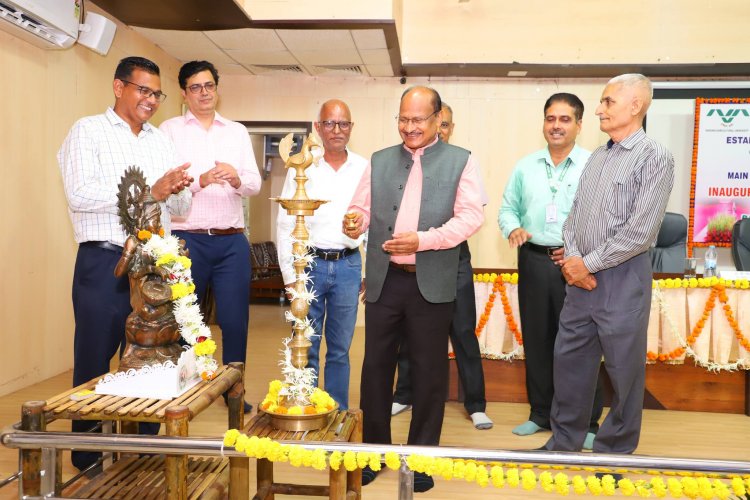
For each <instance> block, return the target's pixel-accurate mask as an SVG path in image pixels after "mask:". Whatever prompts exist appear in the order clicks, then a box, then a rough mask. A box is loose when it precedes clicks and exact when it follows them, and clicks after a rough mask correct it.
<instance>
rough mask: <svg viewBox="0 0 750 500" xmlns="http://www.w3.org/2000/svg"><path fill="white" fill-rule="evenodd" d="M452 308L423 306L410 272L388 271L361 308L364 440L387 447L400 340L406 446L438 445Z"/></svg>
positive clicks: (446, 375)
mask: <svg viewBox="0 0 750 500" xmlns="http://www.w3.org/2000/svg"><path fill="white" fill-rule="evenodd" d="M453 307H454V302H447V303H440V304H433V303H430V302H427V301H426V300H425V299H424V297H422V295H421V293H420V292H419V286H418V285H417V276H416V273H409V272H406V271H402V270H399V269H394V268H389V269H388V274H387V275H386V278H385V283H384V284H383V290H382V291H381V293H380V297H379V298H378V300H377V301H376V302H367V303H366V305H365V358H364V361H363V363H362V382H361V389H360V407H361V408H362V412H363V414H364V415H363V420H364V421H363V426H362V427H363V429H362V430H363V440H364V442H366V443H379V444H390V443H391V404H392V402H393V391H392V387H393V377H394V375H395V372H396V358H397V356H398V352H399V346H400V345H401V344H402V342H405V343H406V345H407V346H408V349H409V364H410V367H411V371H410V376H411V386H412V388H413V390H414V396H413V401H412V405H413V412H412V418H411V426H410V427H409V438H408V444H415V445H438V444H440V432H441V430H442V426H443V414H444V412H445V393H446V390H447V388H448V359H447V356H446V353H447V352H448V331H449V329H450V328H449V327H450V323H451V319H452V317H453Z"/></svg>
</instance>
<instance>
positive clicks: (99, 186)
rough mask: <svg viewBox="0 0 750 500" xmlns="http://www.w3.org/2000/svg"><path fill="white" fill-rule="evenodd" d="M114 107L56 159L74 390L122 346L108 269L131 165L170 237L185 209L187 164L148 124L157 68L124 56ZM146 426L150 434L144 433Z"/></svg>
mask: <svg viewBox="0 0 750 500" xmlns="http://www.w3.org/2000/svg"><path fill="white" fill-rule="evenodd" d="M112 89H113V91H114V94H115V105H114V108H108V109H107V111H106V112H105V113H104V114H101V115H95V116H87V117H85V118H82V119H80V120H78V121H77V122H76V123H75V125H73V128H71V129H70V132H69V133H68V136H67V137H66V138H65V142H63V145H62V146H61V147H60V151H59V152H58V153H57V161H58V163H59V165H60V171H61V173H62V177H63V184H64V187H65V196H66V198H67V199H68V213H69V214H70V220H71V222H72V223H73V232H74V235H75V240H76V242H77V243H78V244H79V247H78V255H77V257H76V264H75V271H74V273H73V316H74V318H75V338H74V341H73V342H74V344H73V386H74V387H75V386H78V385H80V384H83V383H85V382H88V381H89V380H91V379H92V378H94V377H98V376H100V375H103V374H105V373H107V372H108V371H109V362H110V359H112V356H114V355H115V353H116V352H117V351H118V349H120V347H121V346H124V343H125V320H126V318H127V316H128V314H129V313H130V311H131V310H132V308H131V306H130V287H129V285H128V276H127V275H125V276H122V277H120V278H116V277H115V276H114V269H115V266H116V265H117V261H118V260H119V259H120V256H121V255H122V245H123V243H124V242H125V238H126V237H127V235H126V234H125V232H124V231H123V229H122V227H121V226H120V217H119V216H118V214H117V191H118V188H117V186H118V183H119V182H120V178H121V177H122V175H123V174H124V173H125V169H126V168H127V167H129V166H131V165H134V166H136V167H138V168H140V169H141V170H142V171H143V174H144V175H145V176H146V182H148V184H150V185H151V194H152V195H153V197H154V198H155V199H156V200H157V201H159V202H161V205H162V206H161V225H162V227H163V228H164V229H165V230H166V231H167V232H168V231H169V227H170V226H169V216H170V214H177V215H184V214H186V213H187V212H188V210H189V209H190V202H191V196H190V191H189V190H187V189H185V188H186V187H187V186H189V185H190V183H191V182H192V180H193V179H192V178H191V177H190V176H189V174H188V173H187V169H188V167H190V164H189V163H185V164H184V165H181V166H179V167H177V166H176V165H177V159H176V158H177V156H176V154H175V149H174V146H173V145H172V143H171V142H170V140H169V139H168V138H167V137H166V136H165V135H164V134H163V133H162V132H161V131H159V129H157V128H156V127H154V126H152V125H151V124H150V123H148V120H149V119H150V118H151V117H152V116H153V115H154V113H156V110H157V109H159V104H161V103H162V102H163V101H164V99H166V97H167V96H166V95H165V94H164V93H163V92H162V91H161V79H160V77H159V67H158V66H157V65H156V64H154V63H153V62H152V61H149V60H148V59H144V58H142V57H126V58H125V59H123V60H122V61H120V63H119V64H118V66H117V69H116V70H115V78H114V82H113V84H112ZM95 425H96V422H95V421H83V420H81V421H74V422H73V431H74V432H85V431H87V430H89V429H91V428H92V427H94V426H95ZM147 426H150V428H147ZM158 429H159V424H156V425H155V426H154V425H153V424H141V432H143V433H148V434H156V432H158ZM100 455H101V454H100V453H93V452H81V451H74V452H73V453H72V455H71V458H72V462H73V465H75V466H76V467H78V468H79V469H85V468H87V467H89V466H91V465H92V464H93V463H94V462H96V460H97V458H98V456H100Z"/></svg>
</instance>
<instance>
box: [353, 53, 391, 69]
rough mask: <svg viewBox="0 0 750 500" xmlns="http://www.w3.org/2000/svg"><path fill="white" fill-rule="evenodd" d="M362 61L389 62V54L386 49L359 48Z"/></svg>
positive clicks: (367, 62) (373, 62) (368, 63)
mask: <svg viewBox="0 0 750 500" xmlns="http://www.w3.org/2000/svg"><path fill="white" fill-rule="evenodd" d="M359 55H360V56H362V61H363V62H364V63H365V64H367V65H368V66H369V65H370V64H391V55H390V54H389V53H388V51H387V50H386V49H378V50H362V49H360V50H359Z"/></svg>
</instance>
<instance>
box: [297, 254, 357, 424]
mask: <svg viewBox="0 0 750 500" xmlns="http://www.w3.org/2000/svg"><path fill="white" fill-rule="evenodd" d="M309 273H310V278H311V282H312V289H313V290H314V291H315V297H316V300H314V301H312V303H311V304H310V313H309V316H310V320H311V321H312V325H313V327H314V328H315V336H313V337H312V338H311V339H310V341H311V342H312V347H311V348H310V351H309V352H308V353H307V357H308V361H307V367H308V368H313V369H314V370H315V373H316V374H317V373H320V369H319V367H320V360H319V353H320V340H321V337H320V335H321V332H324V335H325V338H326V348H327V352H326V362H325V372H324V373H325V390H326V392H328V394H330V395H331V397H332V398H333V399H334V400H335V401H336V402H337V403H338V404H339V407H340V409H342V410H345V409H347V408H349V347H351V345H352V338H353V337H354V325H355V323H356V322H357V304H358V300H359V284H360V282H361V280H362V257H361V256H360V254H359V252H354V253H353V254H351V255H348V256H346V257H344V258H343V259H339V260H332V261H326V260H323V259H321V258H318V257H316V258H315V260H314V261H313V265H312V268H311V269H310V270H309ZM316 383H317V381H316Z"/></svg>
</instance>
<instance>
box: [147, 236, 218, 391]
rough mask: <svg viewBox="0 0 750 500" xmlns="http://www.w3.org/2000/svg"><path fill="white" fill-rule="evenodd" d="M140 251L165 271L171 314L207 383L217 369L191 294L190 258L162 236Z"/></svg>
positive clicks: (206, 330)
mask: <svg viewBox="0 0 750 500" xmlns="http://www.w3.org/2000/svg"><path fill="white" fill-rule="evenodd" d="M143 250H144V251H145V252H146V253H147V254H148V255H150V256H151V257H152V258H153V259H154V262H155V263H157V264H156V265H157V266H159V267H162V268H164V269H166V270H167V271H169V276H168V277H167V284H169V285H170V288H172V290H173V297H175V295H176V298H174V299H172V311H173V313H174V318H175V321H177V324H178V325H179V330H180V335H182V338H183V339H184V340H185V342H187V343H188V344H190V349H193V351H194V352H195V357H196V364H197V366H198V371H199V373H200V375H201V377H202V378H203V379H204V380H210V379H211V378H213V375H214V373H216V370H218V368H219V365H218V363H217V362H216V360H215V359H214V358H213V353H214V351H215V350H216V344H215V343H214V341H213V340H211V329H210V328H209V327H208V326H207V325H206V324H205V323H204V322H203V314H201V312H200V308H199V307H198V297H197V296H196V295H195V294H194V293H192V291H193V290H194V289H195V284H194V283H193V277H192V273H191V271H190V265H191V262H190V259H189V258H187V257H185V256H181V255H180V243H179V240H178V239H177V238H176V237H175V236H172V235H169V236H163V237H162V236H159V235H158V234H152V235H151V236H150V237H149V238H148V241H146V243H145V244H144V245H143ZM160 261H164V262H160ZM175 286H177V287H179V288H178V290H184V291H185V292H187V293H185V294H184V295H182V296H180V293H179V292H178V293H175V290H176V289H175Z"/></svg>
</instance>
